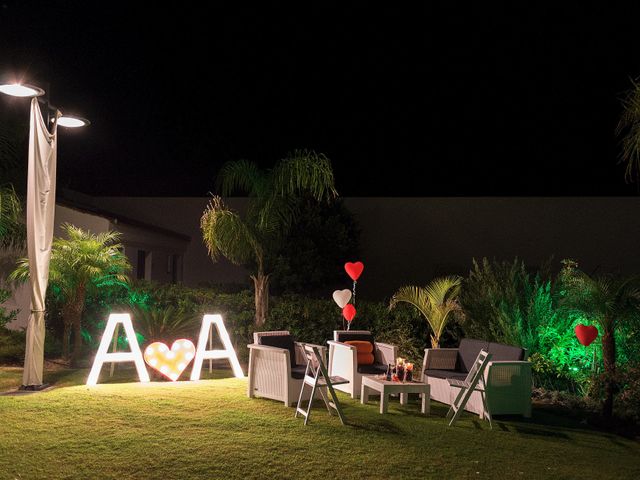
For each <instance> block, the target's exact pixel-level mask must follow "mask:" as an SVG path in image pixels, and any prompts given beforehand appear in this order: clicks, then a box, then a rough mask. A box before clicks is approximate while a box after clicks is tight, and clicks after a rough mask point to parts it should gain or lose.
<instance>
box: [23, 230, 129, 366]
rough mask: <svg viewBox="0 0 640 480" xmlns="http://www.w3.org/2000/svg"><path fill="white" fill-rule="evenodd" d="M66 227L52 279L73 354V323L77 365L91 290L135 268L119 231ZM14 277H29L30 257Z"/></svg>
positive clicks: (56, 246)
mask: <svg viewBox="0 0 640 480" xmlns="http://www.w3.org/2000/svg"><path fill="white" fill-rule="evenodd" d="M62 229H63V230H64V232H65V233H66V236H67V238H55V239H54V240H53V245H52V247H51V261H50V264H49V280H50V283H51V284H54V285H56V286H57V287H58V288H59V289H60V292H61V296H62V298H63V302H64V305H63V307H62V317H63V321H64V336H63V340H62V348H63V355H64V356H65V358H68V357H69V333H70V331H71V327H73V336H74V345H73V354H72V355H71V364H72V365H76V364H77V361H78V359H79V356H80V351H81V349H82V336H81V333H80V321H81V318H82V312H83V311H84V302H85V297H86V294H87V290H88V289H92V288H99V287H100V286H103V285H105V284H107V283H116V282H127V281H128V277H127V276H126V275H125V272H127V271H128V270H130V269H131V265H130V264H129V260H128V259H127V257H126V256H125V255H124V253H122V250H123V249H122V245H121V244H120V243H119V240H120V233H119V232H113V231H108V232H103V233H99V234H97V235H96V234H93V233H91V232H89V231H85V230H82V229H81V228H78V227H75V226H73V225H69V224H64V225H62ZM11 278H13V279H16V280H26V279H27V278H29V259H28V258H21V259H19V260H18V266H17V267H16V269H15V270H14V271H13V272H12V274H11Z"/></svg>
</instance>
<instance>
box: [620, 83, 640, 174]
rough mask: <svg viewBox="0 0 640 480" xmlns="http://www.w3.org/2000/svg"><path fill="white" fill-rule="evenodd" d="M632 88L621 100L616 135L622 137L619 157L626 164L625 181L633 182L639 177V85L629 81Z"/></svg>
mask: <svg viewBox="0 0 640 480" xmlns="http://www.w3.org/2000/svg"><path fill="white" fill-rule="evenodd" d="M631 84H632V88H631V89H630V90H629V91H628V92H627V94H626V96H625V97H624V98H623V99H622V107H623V111H622V115H621V116H620V120H619V121H618V125H617V126H616V135H619V136H622V151H621V153H620V157H621V159H622V161H623V162H624V163H626V166H627V168H626V171H625V179H626V180H627V181H628V182H629V181H635V180H637V179H638V176H639V175H640V84H639V83H637V82H636V81H633V80H632V81H631Z"/></svg>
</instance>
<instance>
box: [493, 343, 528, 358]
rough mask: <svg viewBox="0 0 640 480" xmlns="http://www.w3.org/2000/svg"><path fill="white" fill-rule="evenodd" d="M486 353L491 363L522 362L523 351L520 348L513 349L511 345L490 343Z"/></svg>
mask: <svg viewBox="0 0 640 480" xmlns="http://www.w3.org/2000/svg"><path fill="white" fill-rule="evenodd" d="M488 352H489V353H490V354H491V361H492V362H504V361H512V362H514V361H520V360H524V349H523V348H520V347H514V346H512V345H504V344H502V343H493V342H491V343H490V344H489V350H488Z"/></svg>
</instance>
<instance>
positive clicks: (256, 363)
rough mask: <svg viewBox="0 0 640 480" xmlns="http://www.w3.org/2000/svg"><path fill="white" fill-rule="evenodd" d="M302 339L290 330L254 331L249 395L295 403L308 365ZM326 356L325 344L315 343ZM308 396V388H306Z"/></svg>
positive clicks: (290, 403)
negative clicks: (295, 338)
mask: <svg viewBox="0 0 640 480" xmlns="http://www.w3.org/2000/svg"><path fill="white" fill-rule="evenodd" d="M304 345H305V343H303V342H296V341H294V340H293V338H292V337H291V335H290V333H289V332H288V331H287V330H280V331H274V332H255V333H254V334H253V343H252V344H250V345H247V347H248V348H249V385H248V389H247V395H248V396H249V397H250V398H252V397H254V396H259V397H264V398H271V399H273V400H279V401H281V402H284V404H285V405H286V406H288V407H289V406H293V405H295V404H296V402H297V401H298V396H299V395H300V389H301V388H302V383H303V380H304V372H305V369H306V356H305V354H304ZM309 345H310V344H309ZM315 346H317V347H318V348H319V349H320V352H321V354H322V355H323V356H324V357H325V358H326V350H327V348H326V347H323V346H319V345H315ZM307 396H308V392H307Z"/></svg>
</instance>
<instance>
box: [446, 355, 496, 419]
mask: <svg viewBox="0 0 640 480" xmlns="http://www.w3.org/2000/svg"><path fill="white" fill-rule="evenodd" d="M490 360H491V354H490V353H489V352H487V351H485V350H480V353H478V356H477V357H476V360H475V362H473V366H472V367H471V368H470V369H469V373H468V374H467V378H465V379H464V380H455V379H451V378H450V379H448V382H449V385H451V386H452V387H458V388H459V389H460V391H459V392H458V395H457V396H456V399H455V400H454V402H453V403H452V404H451V407H450V408H449V411H448V412H447V419H449V418H450V419H451V420H450V422H449V426H451V425H453V424H454V423H455V422H456V421H457V420H458V418H459V417H460V415H461V414H462V412H463V411H464V407H465V406H466V405H467V402H468V401H469V398H471V394H472V393H473V392H474V390H479V391H480V395H481V396H482V404H483V407H484V410H485V412H487V418H488V420H489V426H491V414H490V412H489V411H488V409H487V399H486V396H485V393H486V392H485V389H484V371H485V369H486V368H487V364H488V363H489V361H490ZM478 384H482V386H481V387H480V388H478Z"/></svg>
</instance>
